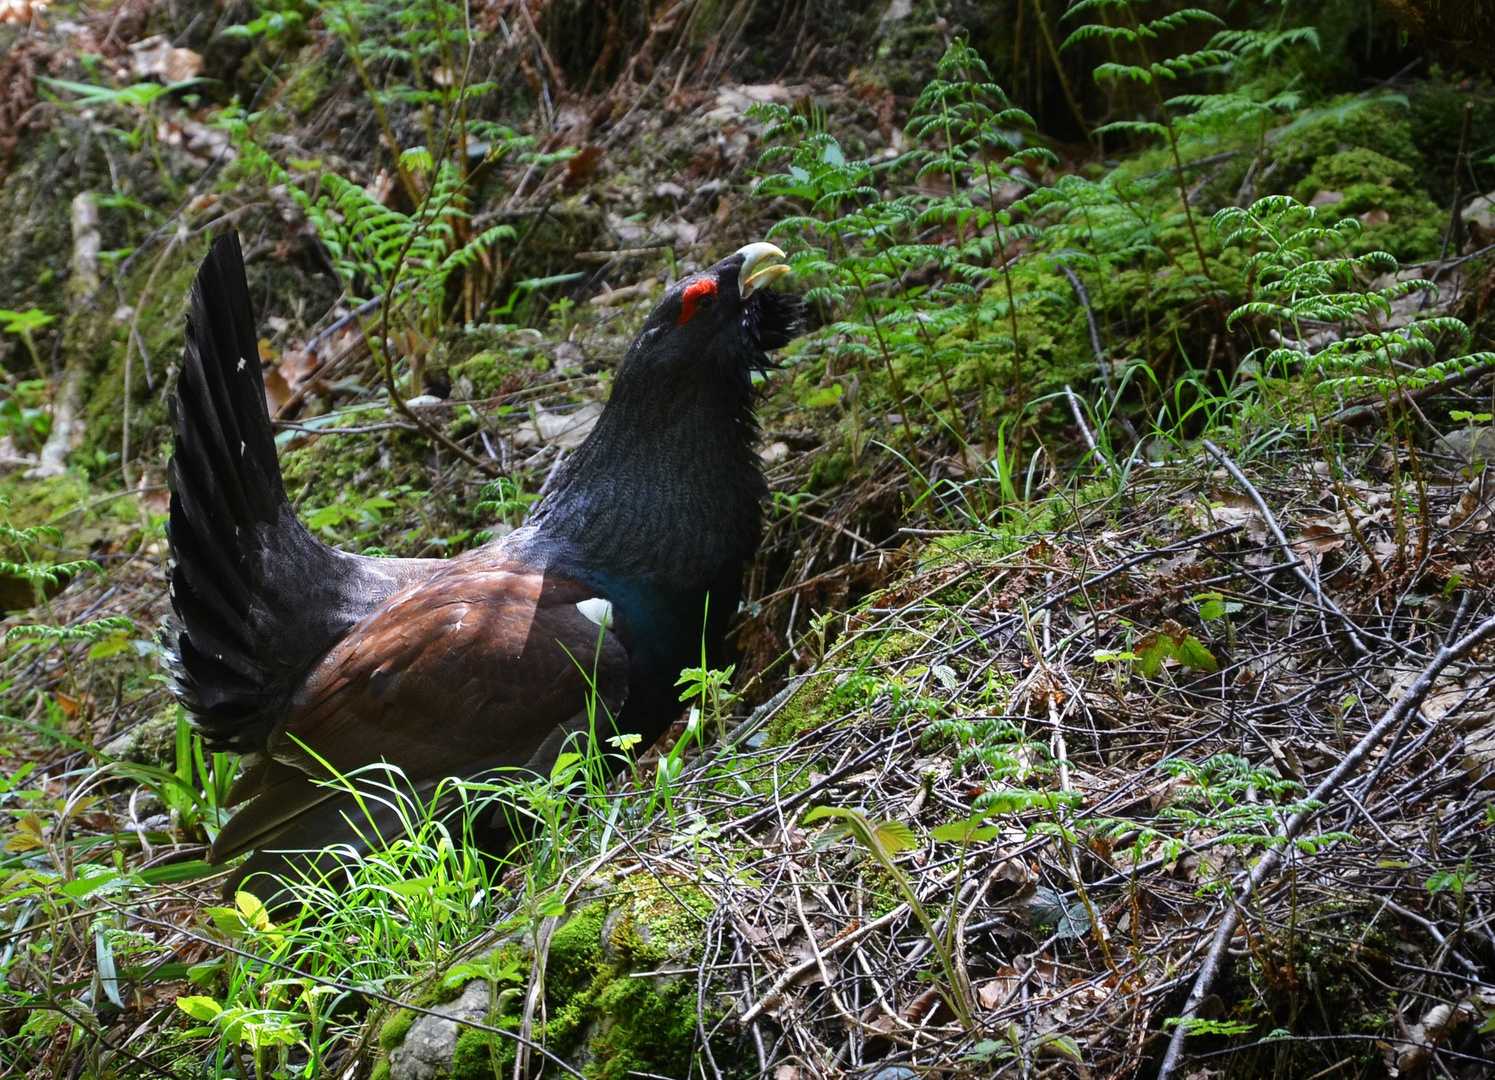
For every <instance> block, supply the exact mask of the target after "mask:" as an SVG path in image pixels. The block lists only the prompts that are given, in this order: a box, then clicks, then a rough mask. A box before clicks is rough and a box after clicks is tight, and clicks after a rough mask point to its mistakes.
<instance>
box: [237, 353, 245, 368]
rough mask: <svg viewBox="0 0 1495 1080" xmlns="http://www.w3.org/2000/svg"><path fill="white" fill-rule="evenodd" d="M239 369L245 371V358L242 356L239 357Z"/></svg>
mask: <svg viewBox="0 0 1495 1080" xmlns="http://www.w3.org/2000/svg"><path fill="white" fill-rule="evenodd" d="M237 370H239V371H243V370H244V358H243V357H242V356H241V357H239V367H238V369H237Z"/></svg>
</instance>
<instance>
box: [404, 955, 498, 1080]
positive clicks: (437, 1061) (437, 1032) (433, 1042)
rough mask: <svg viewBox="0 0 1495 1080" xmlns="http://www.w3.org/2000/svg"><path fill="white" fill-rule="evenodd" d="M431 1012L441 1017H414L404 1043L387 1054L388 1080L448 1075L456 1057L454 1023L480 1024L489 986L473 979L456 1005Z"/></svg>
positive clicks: (432, 1078)
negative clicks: (473, 1022)
mask: <svg viewBox="0 0 1495 1080" xmlns="http://www.w3.org/2000/svg"><path fill="white" fill-rule="evenodd" d="M433 1011H435V1012H439V1013H442V1014H444V1015H443V1017H442V1018H439V1019H438V1018H437V1017H434V1016H418V1017H416V1019H415V1023H413V1024H411V1025H410V1030H409V1031H408V1032H406V1033H405V1038H404V1041H402V1042H401V1043H400V1045H399V1046H397V1047H395V1048H394V1049H393V1050H391V1051H390V1052H389V1075H390V1078H391V1080H438V1078H440V1077H444V1076H446V1075H448V1074H449V1073H450V1072H451V1070H452V1058H453V1057H455V1056H456V1053H457V1022H458V1021H459V1020H468V1021H475V1022H477V1023H482V1022H483V1017H485V1016H486V1015H487V1014H488V984H487V983H485V982H484V981H483V980H481V979H475V980H473V981H472V982H470V983H468V984H467V985H466V986H464V987H463V988H462V993H461V994H460V995H458V997H457V999H456V1000H455V1001H450V1002H448V1003H447V1004H445V1005H438V1006H436V1008H435V1009H434V1010H433Z"/></svg>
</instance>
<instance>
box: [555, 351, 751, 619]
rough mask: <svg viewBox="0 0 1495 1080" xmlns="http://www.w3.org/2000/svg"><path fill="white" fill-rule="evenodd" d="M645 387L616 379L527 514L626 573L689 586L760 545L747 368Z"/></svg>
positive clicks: (579, 552)
mask: <svg viewBox="0 0 1495 1080" xmlns="http://www.w3.org/2000/svg"><path fill="white" fill-rule="evenodd" d="M732 383H736V384H737V385H732ZM713 384H714V385H713ZM645 390H646V388H644V387H635V386H630V385H628V384H626V383H625V382H623V380H622V379H621V378H620V380H619V385H617V386H616V387H615V390H614V394H613V398H612V400H611V401H610V402H609V403H608V406H607V408H606V409H605V410H604V412H603V414H602V417H601V418H600V419H599V420H598V423H597V428H596V429H595V430H594V431H593V432H592V435H591V437H590V438H589V439H588V440H587V441H586V443H584V444H583V445H582V446H581V448H580V449H579V450H578V451H577V452H576V454H575V455H574V456H573V457H572V458H571V459H570V460H569V461H567V462H566V463H565V464H564V465H563V466H562V467H561V470H560V472H559V473H558V474H557V476H556V480H555V486H554V489H553V490H552V492H551V493H550V495H549V496H547V498H546V499H545V501H544V502H543V503H542V504H541V505H540V507H538V508H537V510H536V512H535V514H534V515H533V517H532V518H531V521H532V522H533V523H534V525H535V526H536V529H537V531H538V532H539V534H540V535H541V536H543V537H546V538H548V539H551V540H555V541H560V542H562V543H563V544H564V545H565V546H566V547H567V548H569V549H570V550H571V551H572V552H574V553H575V555H576V556H577V557H578V558H579V559H580V560H582V561H583V562H584V563H585V564H586V565H588V566H590V567H594V568H597V569H601V570H604V571H606V572H607V573H610V574H613V575H616V576H619V577H625V578H630V579H634V580H656V579H657V580H661V581H665V582H668V583H669V584H671V585H672V586H674V587H677V588H686V589H689V588H694V587H697V586H700V585H704V584H706V583H708V582H714V581H717V580H719V579H720V578H721V576H722V574H723V573H726V572H730V571H731V570H733V569H734V568H735V569H737V570H739V571H740V568H741V566H742V564H743V563H744V562H745V561H746V560H747V559H749V558H751V556H752V554H753V552H754V551H755V550H756V549H757V546H758V540H759V536H760V533H761V531H762V510H761V504H762V500H763V498H764V497H765V496H766V494H767V490H768V488H767V484H766V483H765V481H764V479H763V472H762V469H761V466H760V464H759V460H758V455H757V451H756V443H757V438H758V429H757V423H756V421H755V419H754V416H753V409H752V387H751V384H750V382H749V379H748V375H747V372H746V369H744V370H743V373H742V377H741V379H740V380H730V382H727V383H726V384H724V383H723V382H717V381H715V380H712V381H711V383H705V382H703V383H702V384H701V385H699V386H697V387H695V388H692V389H691V390H689V391H686V392H677V393H675V394H671V395H659V394H657V393H648V392H645Z"/></svg>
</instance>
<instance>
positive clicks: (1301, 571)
mask: <svg viewBox="0 0 1495 1080" xmlns="http://www.w3.org/2000/svg"><path fill="white" fill-rule="evenodd" d="M1204 448H1205V449H1206V450H1208V451H1209V452H1210V454H1211V456H1213V457H1214V459H1215V460H1216V461H1218V462H1219V463H1220V464H1221V465H1223V466H1224V467H1225V471H1226V472H1228V473H1229V474H1230V477H1231V479H1232V480H1234V481H1235V482H1236V483H1237V484H1239V485H1240V486H1241V488H1242V490H1244V491H1245V492H1246V495H1247V497H1248V498H1250V500H1251V502H1252V503H1253V504H1255V506H1256V510H1257V512H1258V513H1259V514H1261V516H1262V518H1263V520H1265V521H1266V523H1267V528H1268V529H1269V530H1271V533H1272V538H1273V539H1274V540H1276V541H1277V547H1278V548H1279V549H1281V551H1282V555H1283V558H1285V559H1287V561H1288V564H1289V566H1290V567H1291V569H1292V572H1293V574H1294V576H1296V577H1297V579H1298V580H1299V581H1301V582H1302V583H1303V584H1304V585H1305V586H1306V587H1307V588H1308V591H1309V592H1311V593H1313V596H1314V599H1315V600H1317V601H1318V603H1319V606H1320V607H1321V608H1327V609H1328V610H1329V611H1332V612H1333V613H1334V614H1335V615H1336V616H1337V617H1338V618H1339V621H1340V623H1341V625H1342V626H1343V627H1344V632H1345V635H1346V636H1347V637H1348V638H1349V639H1350V644H1351V645H1352V646H1353V647H1354V649H1355V651H1356V652H1358V653H1359V654H1360V655H1361V656H1369V655H1370V650H1369V649H1368V648H1366V646H1365V642H1364V641H1363V640H1361V639H1362V635H1363V634H1364V631H1363V630H1361V629H1360V628H1359V627H1358V626H1356V625H1355V623H1354V621H1353V620H1351V618H1350V617H1349V616H1348V615H1346V614H1345V613H1344V611H1343V610H1341V609H1340V607H1339V605H1338V604H1336V603H1335V602H1334V601H1333V600H1331V599H1329V598H1328V597H1327V596H1325V595H1324V591H1323V589H1321V588H1320V587H1319V583H1318V582H1317V581H1316V580H1314V578H1313V577H1312V576H1310V575H1309V573H1308V571H1307V569H1306V568H1305V567H1304V565H1303V558H1302V556H1300V555H1299V554H1298V553H1297V552H1296V551H1294V550H1293V546H1292V545H1291V544H1290V543H1288V540H1287V536H1286V534H1284V533H1283V531H1282V526H1281V525H1278V524H1277V518H1276V516H1275V515H1273V513H1272V509H1271V507H1269V506H1268V505H1267V501H1266V500H1265V499H1263V498H1262V497H1261V492H1259V491H1257V490H1256V487H1255V485H1254V484H1252V483H1251V481H1250V480H1247V479H1246V474H1245V473H1243V472H1241V470H1240V469H1239V468H1237V467H1236V464H1235V462H1233V461H1231V460H1230V458H1229V457H1227V456H1226V454H1225V451H1223V450H1221V449H1220V448H1219V447H1218V446H1216V445H1215V444H1214V443H1212V442H1210V441H1209V440H1208V439H1205V440H1204Z"/></svg>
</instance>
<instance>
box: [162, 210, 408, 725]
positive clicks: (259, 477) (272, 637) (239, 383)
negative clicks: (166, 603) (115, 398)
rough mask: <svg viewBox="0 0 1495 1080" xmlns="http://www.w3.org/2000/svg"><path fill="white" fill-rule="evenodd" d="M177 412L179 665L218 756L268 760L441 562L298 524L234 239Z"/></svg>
mask: <svg viewBox="0 0 1495 1080" xmlns="http://www.w3.org/2000/svg"><path fill="white" fill-rule="evenodd" d="M175 406H176V408H175V420H176V446H175V451H174V453H173V455H172V459H171V464H170V466H169V468H168V478H169V480H170V483H171V489H172V495H171V518H170V525H169V536H170V540H171V551H172V565H171V568H170V581H171V602H172V609H173V617H172V619H171V621H170V622H169V624H168V626H167V629H166V634H165V637H166V645H167V655H168V664H169V666H170V668H171V671H172V675H173V677H174V678H175V681H176V689H177V694H178V697H179V698H180V699H181V701H182V702H183V704H184V705H186V707H187V708H188V710H189V711H191V712H192V713H193V714H195V716H196V719H197V721H198V724H199V726H200V727H201V729H202V730H203V732H204V734H205V735H207V737H208V738H209V740H210V741H211V742H212V743H213V744H214V745H215V746H221V747H224V748H227V749H235V750H240V751H246V752H252V751H258V750H262V749H263V748H264V745H265V740H266V738H267V737H268V735H269V733H270V730H271V728H272V727H273V726H274V723H275V722H276V720H278V719H279V715H280V713H281V712H282V711H283V710H284V707H285V704H286V702H287V701H288V700H289V698H290V695H291V694H292V693H293V692H294V691H295V688H296V686H297V685H298V684H299V682H300V680H301V679H302V678H303V677H304V675H305V673H306V672H307V670H308V669H309V668H310V667H311V666H312V665H313V664H315V663H316V661H317V660H318V659H319V658H320V657H321V656H322V654H323V653H325V652H326V651H327V650H328V649H329V648H331V647H332V646H333V645H334V644H335V643H336V642H337V641H338V640H339V639H340V638H341V637H342V636H343V634H345V633H346V632H347V629H348V627H349V626H351V625H352V624H353V622H355V621H357V619H359V618H361V617H362V615H363V614H365V613H366V612H367V611H369V610H371V609H372V608H373V606H374V605H376V604H377V603H379V602H380V601H382V600H383V599H384V598H385V597H387V596H389V595H390V594H392V593H393V592H395V591H397V590H398V589H400V588H403V587H404V585H406V584H408V583H409V582H410V581H411V580H415V579H416V578H419V577H421V576H424V575H425V574H428V573H430V570H431V568H432V567H433V566H434V565H435V564H433V563H432V562H430V561H429V560H403V559H363V558H358V557H355V556H351V555H345V554H343V553H341V552H337V551H334V550H333V549H331V548H329V547H328V546H327V545H325V544H323V543H322V542H321V541H320V540H317V539H316V538H315V537H313V536H312V535H311V533H310V532H309V531H307V529H306V527H305V526H304V525H302V524H301V522H300V520H299V519H298V518H297V517H296V514H295V512H294V511H293V510H292V508H291V505H290V502H289V500H287V498H286V491H285V482H284V481H283V480H282V478H281V475H280V462H279V459H278V457H277V455H276V451H275V437H274V432H273V431H272V429H271V426H270V414H269V410H268V408H267V407H266V404H265V388H264V381H263V377H262V376H261V373H260V359H259V345H258V340H257V337H256V334H255V324H254V316H253V313H252V312H251V310H250V304H249V284H248V281H247V280H246V278H245V275H244V261H243V257H242V255H241V253H240V249H239V239H238V236H237V235H236V234H234V233H228V234H226V235H224V236H221V237H219V238H218V239H217V240H216V241H214V243H213V246H212V249H211V250H210V251H209V253H208V257H207V258H206V259H205V260H204V261H203V264H202V269H201V270H200V271H199V272H198V275H197V280H196V281H195V282H194V283H193V286H192V300H191V308H190V313H189V315H188V320H187V345H186V349H185V353H184V357H183V364H182V374H181V378H180V380H179V382H178V385H177V397H176V402H175Z"/></svg>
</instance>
